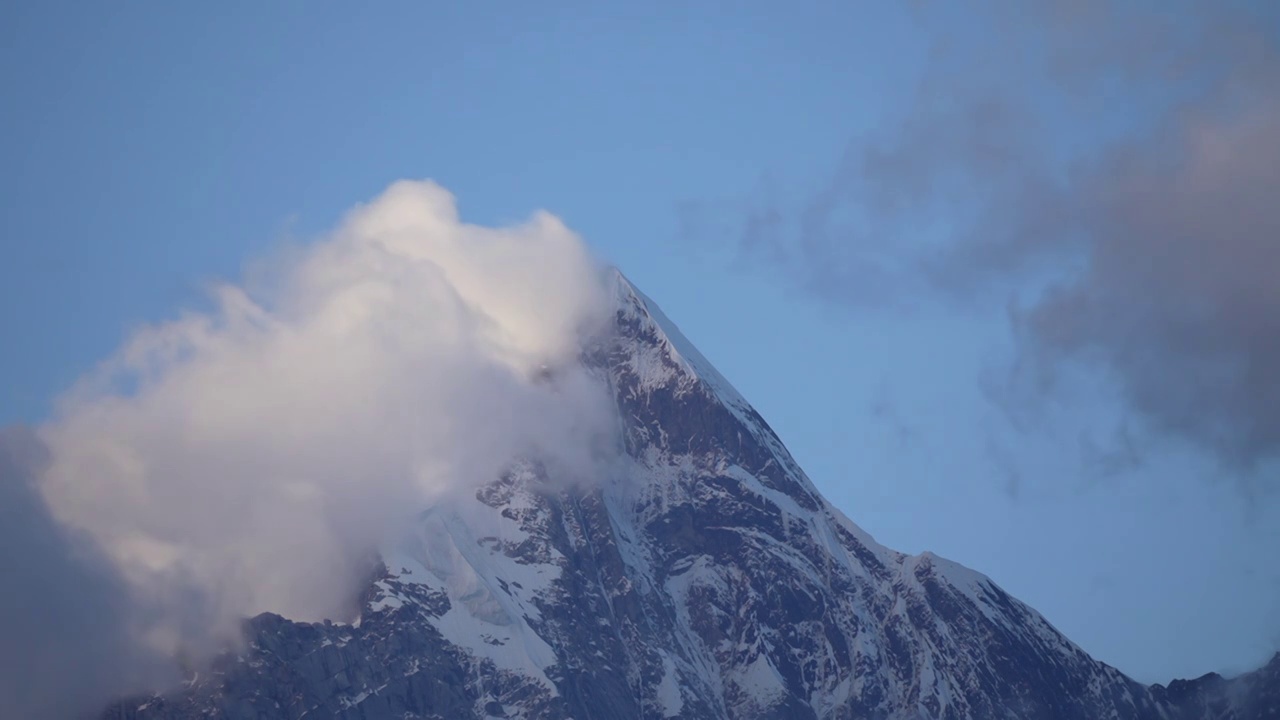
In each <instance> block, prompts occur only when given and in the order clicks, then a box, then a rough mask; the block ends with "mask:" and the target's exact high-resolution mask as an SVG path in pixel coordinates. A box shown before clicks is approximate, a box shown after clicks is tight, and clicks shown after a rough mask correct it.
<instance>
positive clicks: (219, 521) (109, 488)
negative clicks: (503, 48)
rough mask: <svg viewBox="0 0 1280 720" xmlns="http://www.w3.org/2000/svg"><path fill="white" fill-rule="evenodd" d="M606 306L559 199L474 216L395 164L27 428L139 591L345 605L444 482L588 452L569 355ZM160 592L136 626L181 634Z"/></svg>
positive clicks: (592, 395) (287, 609)
mask: <svg viewBox="0 0 1280 720" xmlns="http://www.w3.org/2000/svg"><path fill="white" fill-rule="evenodd" d="M607 308H608V305H607V302H606V301H605V295H604V290H603V284H602V274H601V273H600V272H599V270H598V268H597V266H596V263H595V261H594V260H593V258H592V257H591V255H590V253H589V252H588V250H587V248H586V246H585V245H584V244H583V242H582V241H581V240H580V239H579V238H578V237H577V236H576V235H574V234H573V233H572V232H570V231H569V230H568V229H567V228H566V227H565V226H564V225H563V224H562V223H561V222H560V221H559V220H557V219H556V218H554V217H552V216H551V215H548V214H545V213H538V214H535V215H534V216H533V217H532V219H530V220H529V221H528V222H525V223H523V224H520V225H517V226H514V227H506V228H486V227H478V226H474V225H468V224H465V223H463V222H462V221H460V219H459V217H458V214H457V211H456V208H455V204H454V199H453V197H452V196H451V195H450V194H449V193H448V192H447V191H445V190H444V189H443V188H441V187H439V186H438V185H435V184H433V183H430V182H410V181H402V182H397V183H395V184H393V185H391V186H390V187H389V188H388V189H387V190H386V191H385V192H384V193H383V194H382V195H381V196H379V197H378V198H376V199H374V200H373V201H371V202H369V203H367V204H364V205H360V206H358V207H356V208H355V209H354V210H352V211H351V212H350V213H349V214H348V215H347V216H346V217H345V219H344V220H343V221H342V222H341V224H340V226H339V227H338V228H337V229H336V230H334V231H333V232H332V233H330V234H329V235H327V236H326V237H324V238H322V239H321V240H320V241H318V242H316V243H314V244H312V245H309V246H306V247H302V248H295V249H294V250H293V251H292V252H289V253H285V254H283V255H281V256H280V257H279V258H277V259H276V260H275V261H274V262H273V263H271V264H270V266H269V268H268V272H266V273H263V274H261V276H260V277H258V281H257V282H256V283H254V284H252V286H251V287H246V286H242V285H236V284H230V283H227V284H221V285H219V286H217V287H216V288H215V289H214V292H213V304H212V308H211V309H209V310H207V311H200V312H188V313H186V314H184V315H182V316H181V317H179V318H178V319H176V320H173V321H170V322H164V323H160V324H157V325H153V326H149V327H144V328H141V329H139V330H137V331H136V332H134V333H133V334H132V335H131V336H130V337H129V338H128V340H127V341H126V342H125V343H124V344H123V346H122V347H121V348H120V350H119V351H118V352H117V353H115V354H114V355H113V356H112V357H110V358H109V359H108V360H106V361H105V362H104V363H103V364H102V365H101V367H99V368H98V369H97V370H96V371H95V372H93V373H91V374H90V375H89V376H87V377H85V378H84V379H83V380H82V381H81V382H80V383H78V384H77V385H76V387H74V388H73V389H72V390H71V391H70V392H68V393H67V394H66V395H64V396H63V397H62V398H61V399H60V400H59V402H58V405H57V411H56V413H55V417H54V418H53V419H52V420H51V421H50V422H48V423H46V424H45V425H43V426H42V427H40V428H39V437H40V439H41V440H42V441H43V443H44V444H45V445H46V446H47V448H48V451H49V458H50V461H49V464H48V468H47V470H46V471H45V472H44V473H43V474H42V475H41V480H40V483H39V488H40V491H41V493H42V494H43V497H44V499H45V501H46V502H47V504H48V506H49V508H50V509H51V511H52V513H53V515H54V517H56V518H57V520H58V521H59V522H60V523H62V524H63V525H65V526H67V527H68V528H71V529H73V530H75V531H77V532H81V533H84V534H86V535H87V536H89V537H91V538H93V539H94V540H95V541H96V542H97V543H98V544H99V545H100V546H101V548H102V550H103V552H104V553H105V554H106V555H107V556H108V557H109V558H111V560H112V561H113V562H114V563H115V565H116V566H117V567H118V568H119V570H120V571H121V573H122V574H123V576H124V577H125V578H127V579H128V580H129V582H130V585H131V586H132V587H133V588H134V590H135V593H137V594H139V595H143V596H148V595H149V596H151V599H152V600H156V597H157V596H158V595H162V594H163V593H165V592H169V591H170V589H171V588H173V587H175V586H177V587H182V588H185V589H187V590H188V591H189V592H191V593H194V594H195V595H196V596H198V597H199V598H201V603H200V604H201V606H202V608H203V611H204V612H206V613H208V615H209V616H210V617H211V618H212V619H213V620H214V625H215V626H218V625H222V626H227V627H229V625H227V623H231V622H233V621H235V620H236V619H238V618H240V617H244V616H248V615H253V614H256V613H258V612H262V611H272V612H278V613H280V614H283V615H286V616H289V617H292V618H296V619H301V620H319V619H321V618H335V619H337V618H341V617H344V616H346V615H348V614H349V612H350V609H351V607H352V601H353V595H354V593H355V592H356V590H357V588H358V585H359V582H360V580H361V578H362V577H363V573H365V572H367V570H368V567H367V564H366V563H367V560H368V553H369V552H371V551H372V550H374V549H375V548H376V547H377V546H378V545H379V543H380V542H382V541H383V540H384V539H385V538H386V537H387V536H388V534H389V533H393V532H394V531H395V529H396V527H397V526H398V525H399V524H400V523H403V522H406V521H407V520H408V519H409V518H410V517H411V516H412V515H413V514H414V513H415V512H417V511H420V510H422V509H424V508H425V507H427V506H428V505H429V504H430V503H431V502H432V501H433V500H435V499H438V498H439V497H440V496H441V495H442V494H446V493H450V492H455V491H465V490H466V489H468V488H472V487H475V485H476V484H478V483H480V482H483V481H486V480H488V479H491V478H494V477H496V476H497V475H498V474H499V473H500V472H501V471H502V470H503V469H504V466H505V465H506V464H507V463H509V462H510V461H511V460H512V459H514V458H515V457H517V456H519V455H522V454H525V453H536V454H538V455H539V456H543V457H546V458H548V459H549V461H551V462H559V463H563V464H564V466H565V467H566V469H567V470H566V471H567V473H568V474H570V475H572V474H574V473H577V474H586V473H587V472H589V468H590V467H591V463H592V462H593V460H594V459H595V456H594V455H593V453H594V452H595V451H597V450H598V449H599V448H601V447H602V443H605V442H607V439H606V438H601V437H600V432H601V431H600V430H599V428H607V427H612V424H611V423H609V422H608V418H609V417H610V413H611V409H610V408H611V406H610V405H609V403H608V397H607V395H606V394H605V393H604V392H603V389H602V387H601V386H600V385H598V383H596V382H595V381H594V380H593V379H592V378H590V377H587V375H586V371H585V370H582V369H581V367H580V366H579V365H578V363H577V362H576V360H577V354H578V352H579V348H580V347H581V341H582V338H583V336H584V335H588V334H591V333H593V332H596V331H597V330H598V329H599V328H600V327H601V323H602V322H603V320H604V317H605V316H604V312H605V311H606V310H607ZM544 367H552V368H560V367H562V368H563V372H557V373H556V374H555V378H554V381H546V380H545V379H542V380H539V379H537V378H538V377H539V376H540V370H541V369H542V368H544ZM160 602H161V604H162V605H164V602H163V600H161V601H160ZM165 609H166V611H170V614H172V615H173V617H171V618H169V619H168V620H166V621H164V622H160V623H157V625H156V626H155V627H154V628H153V631H154V632H153V636H152V637H151V638H150V640H151V641H153V642H157V643H160V644H161V645H164V646H165V647H166V649H172V647H174V646H175V645H176V644H179V643H184V642H190V641H191V638H189V637H185V636H184V631H183V630H182V628H183V627H184V626H185V624H189V618H182V617H179V616H180V615H182V613H184V612H187V611H188V610H189V609H188V608H179V607H172V606H166V607H165Z"/></svg>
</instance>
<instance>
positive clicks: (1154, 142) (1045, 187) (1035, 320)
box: [739, 0, 1280, 473]
mask: <svg viewBox="0 0 1280 720" xmlns="http://www.w3.org/2000/svg"><path fill="white" fill-rule="evenodd" d="M916 14H917V16H918V17H919V19H920V21H921V23H922V32H927V33H929V34H930V36H931V37H932V38H934V43H933V50H932V55H931V57H930V59H929V62H928V63H927V64H926V70H925V72H924V74H923V76H922V78H921V81H920V84H919V86H918V87H917V88H916V89H915V91H914V93H912V94H911V96H910V102H909V103H908V104H907V105H906V106H905V107H903V108H902V109H901V112H900V113H899V114H896V115H894V116H893V117H887V118H885V122H884V124H883V126H882V127H883V128H884V129H883V130H882V131H881V132H879V133H878V134H876V135H874V136H870V137H858V138H854V139H853V141H852V142H851V143H850V145H849V147H848V148H846V149H845V151H844V153H843V155H842V156H841V158H840V160H839V162H838V164H837V166H836V170H835V172H834V173H833V174H832V176H831V177H830V178H829V179H828V181H827V182H826V183H825V184H824V185H823V186H822V187H821V188H820V190H819V191H818V192H816V193H815V194H814V195H813V196H811V197H809V198H808V199H807V200H806V201H805V202H803V203H801V204H799V205H791V206H782V205H775V204H771V203H770V202H768V201H767V200H766V201H764V202H760V203H758V204H757V207H756V209H755V210H754V211H753V212H751V213H749V214H748V216H747V217H746V218H745V220H744V221H743V226H742V227H743V229H742V231H741V234H740V237H741V241H740V244H739V250H740V252H741V254H742V255H743V256H744V257H747V258H752V257H755V258H760V259H765V260H767V262H768V263H769V267H770V268H771V269H774V268H781V269H782V270H783V272H782V273H781V275H780V276H781V277H782V278H784V279H785V280H786V281H787V282H789V283H791V284H793V285H794V286H795V287H797V288H800V289H803V290H804V291H807V292H810V293H813V294H815V295H816V296H818V297H821V298H823V299H824V300H827V301H830V302H834V303H839V304H845V305H854V306H861V307H866V306H868V305H875V304H882V303H900V302H907V301H916V300H918V299H919V298H920V297H922V296H928V297H933V298H935V299H941V300H943V301H946V302H960V301H964V302H973V301H975V300H976V301H981V302H983V303H988V304H987V305H985V306H986V307H990V304H989V303H997V304H999V303H1005V304H1006V309H1007V311H1008V316H1009V318H1010V321H1011V323H1012V324H1013V328H1014V334H1015V336H1016V338H1017V343H1018V361H1017V363H1015V370H1016V372H1015V373H1014V375H1013V377H1012V378H1010V379H1008V381H1009V382H1013V383H1016V384H1018V385H1019V388H1018V390H1019V392H1016V393H1013V394H1010V395H1008V397H1018V398H1021V399H1022V400H1028V399H1032V400H1034V398H1036V397H1038V396H1044V395H1045V394H1047V393H1052V392H1053V391H1054V388H1055V385H1056V382H1055V381H1056V379H1057V378H1058V377H1059V375H1060V371H1061V370H1062V369H1063V368H1064V367H1066V366H1068V365H1077V364H1078V363H1086V364H1088V365H1089V366H1091V367H1094V368H1096V369H1099V370H1101V371H1102V372H1103V374H1105V375H1106V376H1107V377H1109V378H1111V379H1113V380H1114V381H1115V382H1116V383H1117V384H1118V387H1119V389H1120V392H1121V394H1122V396H1123V399H1124V401H1125V403H1126V405H1127V407H1128V409H1129V410H1130V411H1131V413H1130V414H1131V415H1132V418H1133V427H1132V428H1131V429H1130V430H1131V431H1132V432H1135V433H1136V432H1139V431H1141V432H1151V433H1155V434H1158V435H1161V436H1164V437H1171V438H1177V439H1180V440H1185V441H1189V442H1190V443H1192V444H1194V445H1195V446H1196V447H1199V448H1201V449H1203V450H1206V451H1208V452H1210V453H1211V454H1213V455H1214V456H1215V457H1216V458H1218V459H1219V460H1221V461H1222V462H1223V463H1226V464H1227V465H1229V466H1230V467H1231V468H1232V469H1233V470H1237V471H1241V472H1244V473H1247V472H1248V471H1250V470H1253V469H1256V467H1257V466H1258V465H1259V464H1260V463H1262V462H1265V461H1267V460H1269V459H1273V458H1275V457H1276V456H1277V454H1278V453H1280V385H1278V384H1277V383H1275V382H1274V381H1273V379H1272V375H1273V374H1274V369H1275V368H1276V367H1280V283H1276V282H1275V278H1274V275H1275V272H1276V269H1277V268H1280V202H1277V199H1280V196H1278V195H1277V188H1280V35H1278V34H1277V32H1276V28H1277V27H1280V22H1278V21H1280V17H1277V11H1276V10H1275V8H1274V7H1272V6H1270V5H1265V4H1247V3H1236V2H1226V3H1192V2H1175V3H1125V4H1117V3H1108V2H1101V1H1098V2H1090V1H1086V2H1066V1H1065V0H1064V1H1063V2H1054V3H1033V4H1027V3H1012V2H1001V1H993V2H986V3H981V4H967V5H963V6H946V5H943V4H931V3H921V4H919V5H918V6H917V7H916ZM1126 432H1130V431H1129V430H1127V431H1126ZM1124 442H1125V443H1126V444H1127V445H1129V446H1130V449H1129V450H1125V453H1124V454H1125V455H1126V457H1127V458H1129V460H1131V459H1132V458H1133V457H1135V455H1134V453H1133V452H1132V451H1131V450H1132V442H1133V438H1132V437H1131V436H1130V435H1126V438H1125V439H1124ZM1095 454H1096V453H1095ZM1118 458H1119V456H1116V457H1114V458H1111V460H1116V459H1118ZM1129 460H1126V462H1128V461H1129ZM1107 464H1108V465H1115V463H1114V462H1110V461H1108V463H1107Z"/></svg>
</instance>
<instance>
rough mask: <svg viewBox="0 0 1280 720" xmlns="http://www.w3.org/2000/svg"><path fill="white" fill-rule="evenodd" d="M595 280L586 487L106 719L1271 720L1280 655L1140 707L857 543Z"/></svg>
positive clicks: (867, 542) (971, 579) (1052, 645)
mask: <svg viewBox="0 0 1280 720" xmlns="http://www.w3.org/2000/svg"><path fill="white" fill-rule="evenodd" d="M611 284H612V291H613V292H612V296H613V299H612V301H613V303H614V308H613V310H614V312H613V327H612V332H610V333H609V334H607V336H605V337H603V338H601V339H598V340H597V341H594V342H592V343H591V344H589V346H588V347H586V348H584V350H583V352H582V355H581V362H582V363H584V364H585V366H586V367H587V368H588V369H589V370H590V371H591V372H592V373H594V374H595V375H597V376H598V377H599V379H600V380H601V381H602V382H604V383H606V384H607V386H608V387H609V389H610V390H611V392H612V394H613V397H614V400H615V402H616V405H617V409H618V417H619V418H620V427H619V428H618V433H619V444H620V445H621V446H622V448H623V450H624V451H623V452H622V453H621V458H620V459H618V460H616V461H611V462H610V463H608V464H607V470H604V471H602V473H603V474H604V475H605V477H600V478H594V479H593V481H592V482H589V483H573V482H564V481H563V479H561V478H557V477H556V476H555V470H554V468H553V466H550V465H546V464H542V463H539V462H538V461H536V459H530V460H529V461H526V462H522V463H520V464H517V465H516V466H514V467H513V468H512V469H511V470H510V471H509V472H507V473H506V474H505V475H504V476H503V477H500V478H495V479H493V480H492V481H491V482H488V483H485V484H483V485H482V486H481V487H479V489H478V490H477V491H476V492H475V493H474V494H471V495H467V496H464V497H458V498H452V499H450V500H447V501H445V502H442V503H440V504H438V505H436V506H435V507H432V508H431V509H429V510H427V511H426V512H424V513H423V514H422V515H421V517H420V518H419V520H418V522H417V523H416V525H415V528H414V532H413V533H411V535H410V536H409V537H407V538H405V539H404V540H403V541H402V542H399V543H398V544H397V545H395V546H394V547H390V548H388V549H386V550H385V551H384V552H383V556H382V567H380V568H379V572H378V573H377V574H376V576H375V577H373V578H372V579H371V582H370V584H369V586H368V588H367V590H366V591H365V593H364V596H363V598H362V601H361V608H360V614H359V618H358V619H357V620H355V621H354V622H352V623H350V624H338V623H329V622H326V623H322V624H310V623H298V622H293V621H290V620H288V619H285V618H282V617H280V616H277V615H271V614H266V615H261V616H258V617H256V618H253V619H252V620H249V621H247V623H246V632H247V635H248V640H249V642H248V644H247V646H246V647H245V648H244V649H243V650H242V651H241V652H239V653H227V654H225V655H223V656H220V657H219V658H218V659H217V660H216V662H215V663H214V665H213V668H212V669H211V670H209V671H205V672H202V673H200V674H194V675H193V676H192V677H191V678H190V679H189V681H188V683H187V684H186V686H185V687H184V688H183V689H182V690H181V691H179V692H175V693H172V694H169V695H164V696H154V697H150V698H141V699H132V700H129V701H127V702H121V703H118V704H117V705H116V706H114V707H112V708H111V709H109V710H108V712H107V717H110V718H120V719H126V718H127V719H130V720H132V719H134V718H137V719H143V718H147V719H150V718H170V719H178V718H197V717H201V718H205V717H217V718H229V719H235V720H239V719H241V718H246V719H247V718H302V717H308V718H329V717H337V718H367V719H373V718H397V719H401V718H579V719H589V718H637V719H657V718H673V717H682V718H849V719H852V718H885V719H888V718H913V719H914V718H1020V719H1028V718H1046V719H1048V718H1055V719H1074V718H1079V719H1080V720H1085V719H1088V720H1095V719H1097V718H1123V719H1127V718H1135V719H1142V720H1145V719H1147V718H1150V719H1152V720H1155V719H1157V718H1160V719H1167V720H1174V719H1177V718H1210V717H1212V718H1254V717H1273V716H1276V715H1275V714H1276V713H1280V710H1278V709H1277V706H1278V705H1280V703H1278V702H1277V699H1278V693H1280V656H1277V659H1276V660H1273V661H1272V662H1271V664H1270V665H1268V667H1267V668H1265V669H1263V670H1261V671H1259V672H1257V673H1254V674H1252V675H1249V676H1245V677H1243V678H1239V679H1236V680H1230V681H1228V680H1223V679H1222V678H1219V677H1217V676H1206V677H1205V678H1201V679H1199V680H1194V681H1178V682H1174V683H1172V684H1170V685H1169V686H1168V687H1167V688H1166V687H1163V686H1158V685H1157V686H1154V687H1147V686H1144V685H1141V684H1139V683H1137V682H1135V681H1133V680H1131V679H1129V678H1127V677H1126V676H1124V675H1123V674H1122V673H1120V672H1119V671H1118V670H1116V669H1114V668H1111V667H1109V666H1107V665H1105V664H1103V663H1100V662H1097V661H1095V660H1093V659H1092V658H1090V657H1089V656H1088V654H1086V653H1085V652H1084V651H1083V650H1081V649H1080V648H1079V647H1077V646H1076V645H1074V644H1073V643H1071V642H1070V641H1069V640H1068V639H1067V638H1065V637H1063V635H1062V634H1061V633H1059V632H1058V631H1057V630H1056V629H1054V627H1053V626H1052V625H1051V624H1049V622H1047V621H1046V620H1045V619H1044V618H1043V617H1041V616H1040V615H1039V614H1038V613H1036V612H1035V611H1034V610H1032V609H1031V608H1029V607H1027V606H1026V605H1024V604H1023V603H1021V602H1019V601H1017V600H1016V599H1014V598H1012V597H1010V596H1009V595H1008V594H1007V593H1005V592H1004V591H1003V590H1001V589H1000V587H999V586H997V585H996V584H995V583H993V582H992V581H991V580H990V579H989V578H987V577H985V576H983V575H982V574H980V573H977V572H974V571H972V570H969V569H967V568H965V567H962V566H960V565H958V564H956V563H953V562H950V561H948V560H945V559H943V558H940V557H938V556H936V555H933V554H932V553H924V554H921V555H914V556H913V555H906V554H903V553H899V552H895V551H893V550H890V549H888V548H885V547H883V546H882V545H880V544H878V543H876V542H875V540H873V539H872V538H871V537H870V536H869V535H868V534H867V533H865V532H863V531H862V530H861V529H860V528H859V527H858V526H857V525H855V524H854V523H853V522H851V521H850V520H849V519H848V518H846V517H845V516H844V515H843V514H842V513H841V512H840V511H839V510H837V509H835V508H834V507H832V506H831V505H830V504H829V503H828V502H827V501H826V500H825V499H824V498H823V497H822V496H821V495H820V494H819V493H818V492H817V490H816V489H815V488H814V486H813V484H812V483H811V482H810V481H809V479H808V478H807V477H806V476H805V474H804V472H803V471H802V470H801V469H800V468H799V466H798V465H797V464H796V462H795V460H794V459H793V458H792V457H791V455H790V454H789V453H788V452H787V450H786V448H785V447H784V446H783V444H782V442H781V441H780V440H779V439H778V437H777V435H776V434H774V432H773V430H772V429H770V428H769V426H768V424H767V423H766V422H765V421H764V419H763V418H761V417H760V415H759V414H758V413H756V411H755V410H754V409H753V408H752V407H751V406H750V404H748V403H747V402H746V400H745V399H743V397H742V396H741V395H740V394H739V393H738V392H737V391H736V390H734V388H733V387H732V385H730V384H729V383H728V382H727V381H726V380H725V379H724V378H723V377H722V376H721V375H720V374H719V373H718V372H717V371H716V370H715V368H714V367H713V366H712V365H711V364H710V363H709V362H708V361H707V360H706V358H704V357H703V356H702V355H701V354H700V353H699V352H698V351H697V349H696V348H695V347H694V346H693V345H692V343H690V342H689V341H688V340H687V339H686V338H685V337H684V336H683V335H682V334H681V333H680V331H679V330H678V329H677V328H676V326H675V325H674V324H673V323H672V322H671V321H670V320H669V319H667V318H666V316H665V315H663V313H662V311H661V310H660V309H659V308H658V307H657V305H656V304H655V303H654V302H653V301H652V300H650V299H648V298H647V297H645V296H644V294H642V293H641V292H640V291H639V290H637V289H636V288H635V287H633V286H632V285H631V284H630V283H629V282H628V281H627V280H626V278H624V277H623V276H622V275H621V274H620V273H615V274H613V276H612V278H611ZM1267 713H1271V714H1267Z"/></svg>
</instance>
